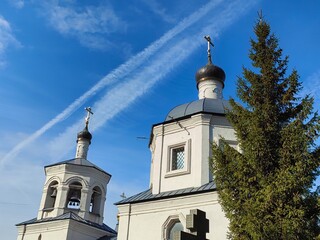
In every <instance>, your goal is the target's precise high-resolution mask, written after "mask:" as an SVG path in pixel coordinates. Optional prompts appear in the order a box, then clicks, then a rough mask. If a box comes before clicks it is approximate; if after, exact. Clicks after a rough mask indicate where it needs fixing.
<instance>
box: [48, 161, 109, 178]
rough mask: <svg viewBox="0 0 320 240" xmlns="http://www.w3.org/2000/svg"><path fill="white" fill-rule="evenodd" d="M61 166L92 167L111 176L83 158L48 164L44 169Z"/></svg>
mask: <svg viewBox="0 0 320 240" xmlns="http://www.w3.org/2000/svg"><path fill="white" fill-rule="evenodd" d="M61 164H69V165H81V166H85V167H92V168H95V169H97V170H99V171H101V172H103V173H105V174H107V175H109V176H110V177H111V174H109V173H107V172H106V171H104V170H103V169H101V168H99V167H98V166H96V165H94V164H93V163H92V162H90V161H88V160H87V159H84V158H73V159H70V160H66V161H61V162H57V163H54V164H50V165H47V166H45V168H47V167H52V166H57V165H61Z"/></svg>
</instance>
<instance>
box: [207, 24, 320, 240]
mask: <svg viewBox="0 0 320 240" xmlns="http://www.w3.org/2000/svg"><path fill="white" fill-rule="evenodd" d="M254 32H255V35H256V38H255V39H251V49H250V52H249V57H250V59H251V61H252V66H253V67H252V68H251V69H249V68H244V69H243V77H240V78H239V79H238V82H237V94H238V97H239V98H240V99H241V101H242V102H243V106H241V105H239V104H237V103H236V102H235V101H234V100H233V99H231V100H230V102H231V106H232V109H231V110H230V111H229V113H228V114H227V118H228V120H229V121H230V123H231V124H232V125H233V127H234V129H235V131H236V136H237V139H238V142H239V145H240V148H241V151H240V152H238V151H236V150H235V149H234V148H232V147H230V146H229V145H228V144H227V143H226V142H225V141H224V140H223V139H222V141H221V142H220V143H219V144H218V145H217V144H214V146H213V157H212V163H213V164H212V165H213V174H214V176H215V182H216V184H217V189H218V191H219V196H220V201H221V204H222V207H223V210H224V211H225V213H226V216H227V218H228V219H229V220H230V226H229V237H230V238H231V239H259V240H260V239H261V240H262V239H263V240H267V239H272V240H278V239H290V240H291V239H299V240H301V239H308V240H309V239H316V238H317V236H318V234H319V231H320V229H319V219H318V217H319V205H318V202H317V201H318V193H317V191H312V190H311V189H312V187H313V183H314V181H315V179H316V177H317V176H318V167H319V162H320V161H319V157H320V149H319V147H318V146H316V144H315V140H316V139H317V136H318V133H319V131H320V118H319V116H318V115H317V114H316V113H314V112H313V99H312V98H311V97H309V96H306V97H304V98H299V97H298V96H297V94H298V93H299V91H300V90H301V83H300V82H299V76H298V73H297V71H295V70H293V71H292V72H291V73H290V74H288V73H287V67H288V57H283V56H282V49H281V48H279V46H278V39H277V38H276V37H275V35H274V34H272V33H271V31H270V26H269V24H268V23H267V22H266V21H265V20H263V19H262V18H260V19H259V20H258V22H257V24H256V25H255V27H254Z"/></svg>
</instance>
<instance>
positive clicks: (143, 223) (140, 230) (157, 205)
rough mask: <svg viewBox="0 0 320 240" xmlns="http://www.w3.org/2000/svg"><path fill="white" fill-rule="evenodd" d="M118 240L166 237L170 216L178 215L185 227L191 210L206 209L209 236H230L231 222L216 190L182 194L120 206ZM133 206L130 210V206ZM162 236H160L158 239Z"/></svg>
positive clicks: (212, 237) (217, 237)
mask: <svg viewBox="0 0 320 240" xmlns="http://www.w3.org/2000/svg"><path fill="white" fill-rule="evenodd" d="M118 208H119V216H120V219H119V233H118V240H141V239H161V240H164V239H166V238H165V228H166V223H168V219H169V220H170V219H175V218H178V219H179V221H180V222H181V223H182V225H183V226H184V231H188V230H187V229H186V215H188V214H189V213H190V210H191V209H196V208H197V209H200V210H202V211H205V212H206V214H207V218H208V219H209V225H210V226H209V231H210V232H209V234H207V238H208V239H219V240H223V239H227V237H226V234H227V228H228V221H227V219H226V218H225V216H224V213H223V212H222V209H221V206H220V204H219V203H218V194H217V192H209V193H202V194H197V195H189V196H182V197H177V198H170V199H163V200H157V201H150V202H143V203H136V204H132V205H131V206H130V205H129V204H127V205H119V206H118ZM130 208H131V209H130ZM159 236H161V238H159Z"/></svg>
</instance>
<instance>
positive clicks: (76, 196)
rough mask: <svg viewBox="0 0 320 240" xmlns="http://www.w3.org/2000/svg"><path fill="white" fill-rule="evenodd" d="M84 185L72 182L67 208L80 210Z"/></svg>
mask: <svg viewBox="0 0 320 240" xmlns="http://www.w3.org/2000/svg"><path fill="white" fill-rule="evenodd" d="M81 189H82V185H81V183H79V182H72V183H71V184H70V185H69V191H68V196H67V208H70V209H80V201H81Z"/></svg>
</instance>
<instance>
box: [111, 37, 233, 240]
mask: <svg viewBox="0 0 320 240" xmlns="http://www.w3.org/2000/svg"><path fill="white" fill-rule="evenodd" d="M207 40H208V63H207V64H206V65H205V66H204V67H202V68H201V69H199V70H198V72H197V73H196V83H197V89H198V97H199V99H198V100H195V101H192V102H189V103H186V104H183V105H180V106H177V107H175V108H173V109H172V110H171V111H169V113H168V114H167V116H166V118H165V121H164V122H161V123H158V124H155V125H153V127H152V131H151V138H150V143H149V147H150V150H151V170H150V188H149V189H147V190H146V191H144V192H141V193H138V194H136V195H134V196H132V197H129V198H127V199H124V200H122V201H120V202H118V203H116V205H117V207H118V210H119V231H118V237H117V239H118V240H140V239H161V240H172V239H173V233H174V232H176V231H185V232H188V229H187V228H186V216H187V215H188V214H189V212H190V210H192V209H199V210H201V211H204V212H205V213H206V217H207V218H208V219H209V233H208V234H207V238H208V239H210V240H214V239H219V240H221V239H227V231H228V220H227V219H226V217H225V215H224V213H223V211H222V209H221V206H220V204H219V201H218V193H217V190H216V186H215V184H214V182H213V179H212V175H211V171H210V162H209V158H210V157H211V144H212V143H213V142H216V143H218V144H219V141H220V139H221V138H224V139H225V140H226V141H227V143H228V144H230V145H231V146H233V147H234V148H238V144H237V141H236V136H235V132H234V129H233V128H232V126H231V125H230V123H229V122H228V121H227V119H226V117H225V113H226V111H227V109H228V108H230V106H229V103H228V101H226V100H224V99H223V96H222V90H223V88H224V82H225V73H224V71H223V70H222V69H221V68H219V67H218V66H215V65H214V64H212V62H211V53H210V44H211V42H210V38H209V37H208V39H207Z"/></svg>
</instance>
